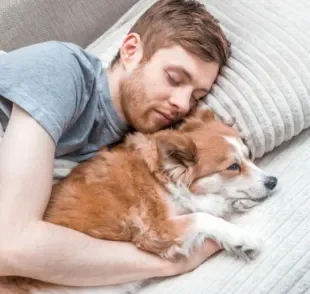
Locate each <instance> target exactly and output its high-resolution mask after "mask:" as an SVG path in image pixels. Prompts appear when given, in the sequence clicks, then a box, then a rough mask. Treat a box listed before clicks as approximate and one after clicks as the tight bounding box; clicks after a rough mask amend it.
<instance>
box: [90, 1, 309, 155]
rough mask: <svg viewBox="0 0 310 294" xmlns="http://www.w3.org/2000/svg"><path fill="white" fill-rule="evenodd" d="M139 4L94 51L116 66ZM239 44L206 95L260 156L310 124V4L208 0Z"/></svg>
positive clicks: (142, 8)
mask: <svg viewBox="0 0 310 294" xmlns="http://www.w3.org/2000/svg"><path fill="white" fill-rule="evenodd" d="M154 2H155V0H144V1H139V2H138V3H137V4H136V5H134V6H133V7H132V9H131V11H130V13H128V14H126V15H125V16H124V17H123V18H122V19H121V20H120V21H119V22H118V24H117V25H116V26H114V27H113V28H112V29H111V30H110V32H109V33H108V34H106V35H104V36H103V37H101V38H100V39H98V40H97V41H96V42H95V43H94V44H92V45H91V46H89V47H88V49H89V50H90V51H91V52H93V53H95V54H97V55H98V56H100V58H101V59H102V62H103V64H104V65H105V66H106V65H108V64H109V62H110V61H111V59H112V58H113V56H114V55H115V54H116V52H117V50H118V48H119V46H120V45H121V43H122V40H123V38H124V36H125V35H126V33H127V32H128V30H129V29H130V27H131V26H132V24H133V23H134V22H135V20H136V19H137V18H138V17H139V16H140V15H141V14H142V13H143V12H144V11H145V9H147V8H148V7H149V6H150V5H151V4H152V3H154ZM202 2H203V3H205V4H206V6H207V8H208V10H209V11H210V12H211V13H212V14H213V15H214V16H215V17H216V18H218V19H219V20H220V23H221V26H222V28H223V30H224V32H225V33H226V35H227V37H228V39H229V40H230V41H231V42H232V57H231V58H230V60H229V62H228V64H227V66H225V67H224V68H223V70H222V72H221V74H220V76H219V78H218V80H217V82H216V84H215V85H214V87H213V88H212V91H211V93H210V94H209V95H208V96H207V97H206V99H205V101H206V103H207V104H208V105H209V106H210V107H211V109H212V110H214V111H215V112H216V113H217V115H218V116H219V117H220V118H222V119H223V120H224V121H225V122H226V123H227V124H230V125H232V126H233V127H234V128H236V129H238V130H239V132H240V133H241V135H242V136H243V138H244V140H245V142H246V143H247V145H248V146H249V147H250V149H251V151H252V154H253V157H254V158H258V157H261V156H263V155H264V154H265V153H267V152H269V151H271V150H273V149H274V148H275V147H277V146H279V145H280V144H282V143H283V142H285V141H288V140H290V139H291V138H292V137H294V136H295V135H297V134H299V133H300V132H301V131H302V130H303V129H305V128H308V127H309V126H310V98H309V92H310V58H309V52H310V38H309V37H308V36H307V34H308V26H309V24H310V23H309V15H310V5H309V4H307V3H306V2H305V1H299V2H298V4H297V2H295V3H294V2H293V1H285V2H283V1H281V2H280V1H264V0H257V1H255V2H253V1H246V0H243V1H242V0H241V1H240V0H239V1H233V2H230V1H225V0H204V1H202Z"/></svg>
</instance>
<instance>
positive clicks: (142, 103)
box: [120, 66, 161, 133]
mask: <svg viewBox="0 0 310 294" xmlns="http://www.w3.org/2000/svg"><path fill="white" fill-rule="evenodd" d="M120 104H121V107H122V109H123V113H124V116H125V119H126V121H127V122H128V124H129V125H130V126H131V127H133V128H134V129H136V130H137V131H139V132H142V133H153V132H155V131H158V130H159V129H160V128H161V127H160V126H158V125H156V121H155V122H154V120H152V117H151V114H152V111H154V110H153V109H154V108H153V107H152V100H151V99H149V97H148V96H147V93H146V91H145V88H144V86H143V67H142V66H139V67H138V68H136V69H135V70H134V71H133V72H132V73H131V74H130V75H129V76H128V77H127V78H126V79H124V80H122V81H121V83H120Z"/></svg>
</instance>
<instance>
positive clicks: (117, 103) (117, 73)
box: [106, 65, 126, 123]
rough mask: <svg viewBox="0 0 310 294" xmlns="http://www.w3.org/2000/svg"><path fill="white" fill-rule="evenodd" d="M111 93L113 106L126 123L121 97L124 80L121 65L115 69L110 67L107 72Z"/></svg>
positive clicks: (115, 66)
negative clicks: (121, 84) (122, 81)
mask: <svg viewBox="0 0 310 294" xmlns="http://www.w3.org/2000/svg"><path fill="white" fill-rule="evenodd" d="M106 73H107V78H108V82H109V88H110V93H111V100H112V104H113V106H114V108H115V110H116V112H117V113H118V115H119V117H120V118H121V119H122V120H123V121H124V122H125V123H126V119H125V115H124V112H123V109H122V105H121V97H120V83H121V79H122V69H121V68H120V66H119V65H114V67H113V68H111V67H109V68H107V70H106Z"/></svg>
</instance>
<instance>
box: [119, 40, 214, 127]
mask: <svg viewBox="0 0 310 294" xmlns="http://www.w3.org/2000/svg"><path fill="white" fill-rule="evenodd" d="M218 71H219V65H218V64H217V63H215V62H205V61H202V60H201V59H199V58H198V57H196V56H194V55H192V54H190V53H188V52H187V51H185V50H184V49H183V48H182V47H180V46H174V47H170V48H165V49H160V50H158V51H156V53H155V54H154V55H153V56H152V58H151V59H150V60H149V61H148V62H146V63H144V64H142V65H140V64H139V66H138V67H137V68H135V69H134V70H133V71H132V72H131V73H130V74H129V75H128V76H127V77H126V78H125V79H124V80H122V82H121V85H120V102H121V106H122V109H123V111H124V115H125V118H126V120H127V122H128V123H129V124H130V125H132V126H133V127H134V128H135V129H137V130H138V131H141V132H155V131H158V130H159V129H162V128H166V127H168V126H170V125H172V124H173V123H175V122H177V121H179V120H180V119H182V118H183V117H184V116H186V115H187V114H188V112H189V111H190V110H191V109H192V108H193V107H194V106H195V105H196V104H197V102H198V101H199V100H200V99H201V98H202V97H204V96H205V95H206V94H207V93H208V91H209V90H210V88H211V86H212V84H213V83H214V81H215V79H216V77H217V74H218Z"/></svg>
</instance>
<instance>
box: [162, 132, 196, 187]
mask: <svg viewBox="0 0 310 294" xmlns="http://www.w3.org/2000/svg"><path fill="white" fill-rule="evenodd" d="M156 146H157V151H158V161H159V162H158V163H159V165H160V168H161V170H162V171H163V172H164V173H165V174H166V175H168V176H169V177H170V178H171V179H172V180H173V181H174V182H177V181H178V180H183V181H184V182H188V181H189V176H190V173H189V168H190V167H191V166H192V165H193V164H195V162H196V161H197V148H196V145H195V143H194V142H193V141H192V140H191V139H190V138H189V137H188V136H187V135H185V134H182V133H181V132H178V131H166V132H162V133H161V134H160V135H158V136H157V137H156Z"/></svg>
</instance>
